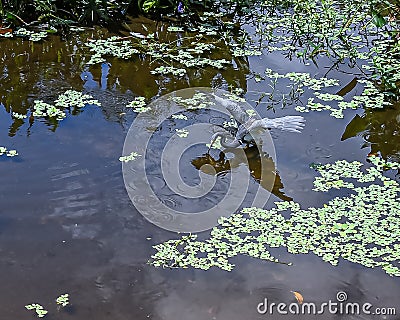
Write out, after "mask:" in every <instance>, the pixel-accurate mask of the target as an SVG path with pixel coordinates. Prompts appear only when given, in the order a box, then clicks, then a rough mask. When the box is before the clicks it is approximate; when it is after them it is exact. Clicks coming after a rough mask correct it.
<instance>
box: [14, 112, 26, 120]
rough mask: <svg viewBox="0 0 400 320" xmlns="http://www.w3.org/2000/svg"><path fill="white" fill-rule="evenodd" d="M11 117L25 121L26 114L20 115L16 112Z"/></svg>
mask: <svg viewBox="0 0 400 320" xmlns="http://www.w3.org/2000/svg"><path fill="white" fill-rule="evenodd" d="M12 117H13V118H15V119H19V120H23V119H26V117H27V115H26V114H20V113H18V112H13V113H12Z"/></svg>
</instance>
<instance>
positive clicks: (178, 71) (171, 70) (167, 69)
mask: <svg viewBox="0 0 400 320" xmlns="http://www.w3.org/2000/svg"><path fill="white" fill-rule="evenodd" d="M150 73H151V74H162V75H167V74H172V75H174V76H179V77H183V76H184V75H185V74H186V69H182V68H175V67H172V66H160V67H158V68H155V69H154V70H152V71H150Z"/></svg>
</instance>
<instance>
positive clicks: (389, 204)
mask: <svg viewBox="0 0 400 320" xmlns="http://www.w3.org/2000/svg"><path fill="white" fill-rule="evenodd" d="M369 159H370V161H371V162H372V163H373V166H371V167H369V168H367V169H366V170H362V166H363V165H362V164H361V163H360V162H357V161H354V162H348V161H345V160H341V161H337V162H335V163H333V164H326V165H316V166H314V168H315V169H316V170H317V171H318V172H319V173H320V175H321V176H320V177H317V178H316V179H315V181H314V186H315V189H314V190H315V191H323V192H327V191H329V190H330V189H332V188H333V189H343V188H346V189H348V190H349V195H348V196H345V197H335V198H333V199H332V200H330V201H329V202H328V203H326V204H324V206H323V207H310V208H308V209H302V208H301V207H300V204H298V203H296V202H293V201H290V202H277V203H276V207H275V208H272V209H269V210H264V209H259V208H245V209H243V210H242V211H241V212H239V213H235V214H232V215H231V216H230V217H228V218H221V219H220V220H219V225H218V226H217V227H214V228H213V230H212V231H211V234H210V237H209V238H208V239H206V240H204V241H197V237H196V235H189V236H183V237H181V238H180V239H179V240H169V241H166V242H164V243H161V244H158V245H156V246H154V248H155V250H156V253H155V254H154V255H153V256H152V259H151V260H150V263H151V264H152V265H153V266H156V267H169V268H188V267H194V268H199V269H204V270H207V269H209V268H211V267H213V266H215V267H218V268H221V269H223V270H227V271H230V270H232V269H233V268H234V265H233V264H232V263H231V262H230V259H231V258H232V257H234V256H237V255H247V256H250V257H254V258H258V259H263V260H268V261H273V262H279V261H278V259H276V258H275V257H273V256H272V255H271V253H270V251H269V249H270V248H277V247H286V248H287V250H288V252H289V253H292V254H299V253H314V254H316V255H318V256H320V257H321V258H322V260H324V261H326V262H329V263H331V264H332V265H337V264H338V262H339V259H345V260H348V261H351V262H354V263H357V264H360V265H363V266H365V267H370V268H374V267H377V268H381V269H382V270H384V271H385V272H386V273H387V274H389V275H391V276H400V269H399V261H400V240H399V236H400V202H399V197H398V193H399V191H400V186H399V184H398V182H397V181H395V180H393V179H391V178H389V177H387V176H385V175H384V174H383V172H384V171H386V170H388V169H399V168H400V165H399V164H398V163H391V162H386V161H383V160H381V159H379V158H377V157H370V158H369ZM348 180H350V181H348ZM285 212H286V213H287V212H289V213H290V216H289V218H286V216H287V214H284V213H285Z"/></svg>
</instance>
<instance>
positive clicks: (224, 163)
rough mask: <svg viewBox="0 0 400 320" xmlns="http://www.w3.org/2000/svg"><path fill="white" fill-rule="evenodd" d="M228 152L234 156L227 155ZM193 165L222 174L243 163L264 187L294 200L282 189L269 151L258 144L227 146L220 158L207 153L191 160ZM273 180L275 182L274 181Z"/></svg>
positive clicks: (212, 172) (206, 171)
mask: <svg viewBox="0 0 400 320" xmlns="http://www.w3.org/2000/svg"><path fill="white" fill-rule="evenodd" d="M227 153H231V154H233V157H230V158H229V159H228V157H227V156H226V154H227ZM191 163H192V165H193V166H194V167H195V168H196V169H197V170H201V171H202V172H204V173H206V174H209V175H214V174H216V175H221V174H226V173H228V172H229V171H230V170H231V169H233V168H237V167H239V166H240V165H242V164H245V165H247V166H248V168H249V170H250V174H251V176H252V177H253V179H254V180H255V181H257V182H258V183H259V184H260V185H261V186H262V187H263V188H264V189H266V190H268V191H269V192H271V193H272V194H273V195H275V196H276V197H278V198H279V199H281V200H284V201H291V200H293V199H292V198H291V197H289V196H287V195H285V193H284V192H283V191H282V189H283V183H282V180H281V178H280V176H279V174H278V173H277V172H276V169H275V163H274V161H273V159H272V158H271V157H270V156H269V155H268V153H266V152H263V151H260V150H259V149H258V147H257V146H247V147H245V148H243V149H238V148H226V149H224V152H222V151H221V152H220V153H219V156H218V158H214V157H213V156H212V155H211V154H210V153H208V152H207V153H205V154H203V155H202V156H201V157H197V158H195V159H193V160H192V161H191ZM210 166H212V168H213V169H212V168H210ZM272 182H273V183H272Z"/></svg>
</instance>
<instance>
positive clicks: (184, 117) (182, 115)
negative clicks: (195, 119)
mask: <svg viewBox="0 0 400 320" xmlns="http://www.w3.org/2000/svg"><path fill="white" fill-rule="evenodd" d="M172 119H177V120H187V119H188V117H187V116H185V115H184V114H173V115H172Z"/></svg>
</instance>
